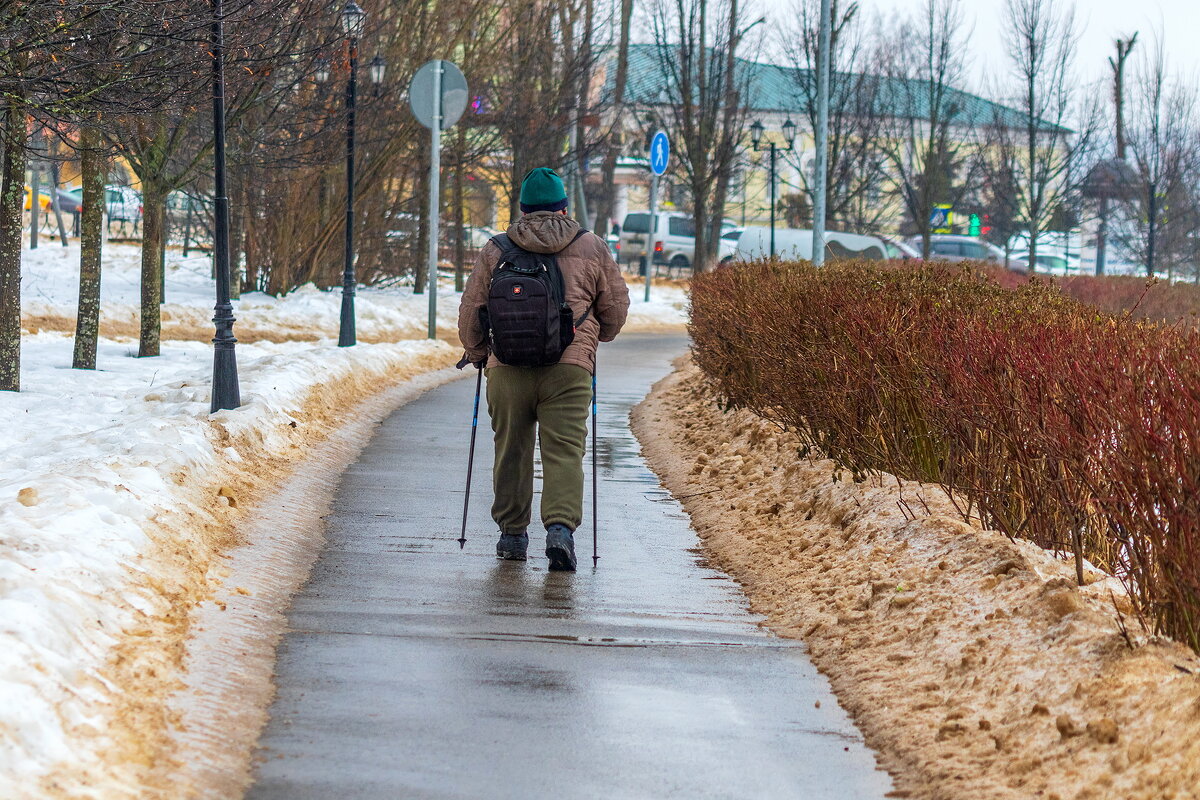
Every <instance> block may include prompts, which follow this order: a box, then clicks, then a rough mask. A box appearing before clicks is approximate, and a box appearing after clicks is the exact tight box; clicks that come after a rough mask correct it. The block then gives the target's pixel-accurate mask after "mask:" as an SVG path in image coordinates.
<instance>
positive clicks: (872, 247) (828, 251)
mask: <svg viewBox="0 0 1200 800" xmlns="http://www.w3.org/2000/svg"><path fill="white" fill-rule="evenodd" d="M770 254H771V229H770V228H768V227H764V226H758V225H755V226H753V227H750V228H746V230H744V231H742V235H741V236H740V237H739V238H738V243H737V256H736V257H737V259H738V260H741V261H752V260H753V259H756V258H766V257H767V256H769V255H770ZM775 255H777V256H778V257H779V258H782V259H784V260H800V261H811V260H812V231H811V230H809V229H806V228H776V229H775ZM825 255H826V257H827V258H866V259H870V260H872V261H882V260H884V259H886V258H892V257H893V256H891V255H890V254H889V252H888V249H887V246H886V245H885V244H884V241H883V240H882V239H880V238H879V237H878V236H864V235H862V234H858V233H842V232H840V231H825Z"/></svg>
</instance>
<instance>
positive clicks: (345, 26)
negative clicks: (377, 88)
mask: <svg viewBox="0 0 1200 800" xmlns="http://www.w3.org/2000/svg"><path fill="white" fill-rule="evenodd" d="M366 18H367V14H366V12H365V11H363V10H362V9H361V8H359V7H358V3H356V2H354V0H348V2H347V3H346V7H345V8H343V9H342V32H343V33H345V34H346V37H347V38H348V39H349V40H350V77H349V80H348V81H347V82H346V260H345V268H344V269H343V271H342V317H341V325H340V327H339V329H338V347H350V346H352V345H354V344H356V343H357V341H358V339H357V337H356V336H355V332H354V286H355V282H356V281H355V277H354V102H355V100H356V99H357V95H358V37H359V36H361V35H362V30H363V23H364V22H365V21H366Z"/></svg>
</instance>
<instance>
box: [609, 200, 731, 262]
mask: <svg viewBox="0 0 1200 800" xmlns="http://www.w3.org/2000/svg"><path fill="white" fill-rule="evenodd" d="M739 232H740V229H739V228H736V227H735V226H734V224H733V223H732V222H730V221H728V220H726V221H725V222H723V223H722V233H721V241H720V243H719V247H718V250H717V259H718V260H720V261H727V260H729V259H730V258H732V257H733V254H734V250H735V249H736V247H737V237H738V233H739ZM650 239H651V237H650V215H649V214H648V213H646V212H644V211H643V212H632V213H629V214H626V215H625V224H624V225H622V226H621V260H622V261H624V262H626V263H628V264H630V265H634V266H636V265H638V264H640V263H641V258H642V256H643V255H646V254H647V250H649V251H650V255H651V263H653V264H666V265H667V267H668V269H669V270H670V271H672V272H674V271H680V272H682V271H686V270H689V269H691V267H692V261H693V260H694V259H695V257H696V227H695V223H694V221H693V219H692V216H691V215H690V214H679V213H667V212H660V213H659V214H658V227H657V230H656V232H655V234H654V237H653V239H654V240H653V242H651V240H650Z"/></svg>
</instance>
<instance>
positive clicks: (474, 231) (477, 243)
mask: <svg viewBox="0 0 1200 800" xmlns="http://www.w3.org/2000/svg"><path fill="white" fill-rule="evenodd" d="M447 232H448V233H449V234H450V237H451V241H453V237H454V226H453V225H451V226H450V227H449V229H448V231H447ZM499 233H500V231H497V230H492V229H491V228H476V227H472V226H470V225H467V226H464V227H463V240H464V241H465V242H466V244H467V247H471V248H474V249H476V250H478V249H479V248H481V247H483V246H484V245H485V244H487V243H488V240H490V239H491V238H492V237H493V236H496V235H498V234H499Z"/></svg>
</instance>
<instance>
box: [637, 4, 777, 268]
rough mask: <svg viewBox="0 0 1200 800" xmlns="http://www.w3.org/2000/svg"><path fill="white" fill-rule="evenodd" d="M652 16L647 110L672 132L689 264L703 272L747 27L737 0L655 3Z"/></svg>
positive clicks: (742, 110) (743, 110)
mask: <svg viewBox="0 0 1200 800" xmlns="http://www.w3.org/2000/svg"><path fill="white" fill-rule="evenodd" d="M652 17H653V23H652V28H653V33H654V42H655V45H656V51H657V55H658V58H657V60H658V68H659V74H660V75H661V76H662V79H663V84H664V86H663V90H662V94H661V96H660V98H659V102H658V103H656V104H654V105H653V109H654V112H655V115H656V117H657V119H656V122H657V123H659V124H661V125H663V126H664V127H666V128H668V129H669V130H672V131H674V132H675V142H676V145H677V148H678V153H679V163H680V166H681V167H682V168H683V173H684V177H685V180H686V183H687V185H688V189H689V190H690V195H691V201H692V220H693V223H694V227H695V237H696V249H695V263H694V264H693V265H692V266H693V269H695V270H697V271H703V270H705V269H708V268H710V267H712V266H714V265H715V264H716V262H717V252H718V247H719V243H720V242H719V240H720V234H721V220H722V218H723V217H724V215H725V201H726V198H727V196H728V191H729V182H730V179H731V177H732V175H733V171H734V167H735V166H736V163H737V159H738V155H739V153H740V151H741V148H742V145H741V141H742V133H743V130H744V128H745V123H746V114H747V111H748V108H747V105H746V103H747V98H748V96H749V85H748V82H749V79H750V75H751V73H750V70H749V69H748V68H745V65H744V64H741V63H739V58H738V56H739V55H740V54H741V51H742V50H743V49H744V44H745V38H746V33H747V30H748V27H749V26H746V25H745V24H744V19H745V17H744V11H743V10H742V9H741V7H740V6H739V0H717V1H716V2H710V0H658V5H657V6H656V7H655V10H654V12H653V13H652ZM751 24H754V23H751Z"/></svg>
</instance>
